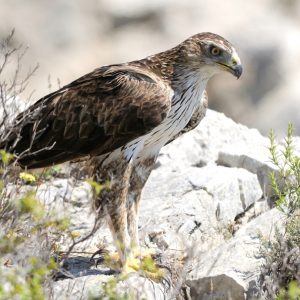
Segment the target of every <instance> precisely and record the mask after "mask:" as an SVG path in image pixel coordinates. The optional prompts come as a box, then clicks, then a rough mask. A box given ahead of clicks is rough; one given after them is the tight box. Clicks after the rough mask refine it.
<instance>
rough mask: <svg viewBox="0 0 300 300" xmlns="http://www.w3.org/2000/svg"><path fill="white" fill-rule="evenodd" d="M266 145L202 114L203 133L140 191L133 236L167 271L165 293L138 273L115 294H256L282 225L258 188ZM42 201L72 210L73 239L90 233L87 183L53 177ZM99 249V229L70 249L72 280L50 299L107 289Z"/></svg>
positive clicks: (164, 158) (187, 138)
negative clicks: (266, 245)
mask: <svg viewBox="0 0 300 300" xmlns="http://www.w3.org/2000/svg"><path fill="white" fill-rule="evenodd" d="M267 145H268V140H267V139H266V138H265V137H263V136H261V135H260V134H259V132H258V131H257V130H255V129H248V128H247V127H245V126H242V125H239V124H236V123H234V122H233V121H232V120H230V119H228V118H226V117H225V116H224V115H223V114H220V113H216V112H214V111H208V113H207V116H206V118H205V119H204V120H203V122H202V123H201V124H200V126H199V127H197V128H196V129H195V130H194V131H192V132H190V133H187V134H185V135H184V136H182V137H181V138H179V139H177V140H176V141H174V142H173V143H171V144H169V145H168V146H166V147H165V148H164V149H163V151H162V153H161V154H160V157H159V159H158V162H157V166H156V169H155V170H153V172H152V174H151V176H150V178H149V181H148V182H147V184H146V187H145V190H144V194H143V199H142V203H141V211H140V219H139V231H140V239H141V243H142V245H143V246H144V247H153V248H155V249H156V251H157V252H161V253H162V259H163V260H164V263H166V262H167V263H168V265H169V266H170V269H171V270H172V272H171V273H172V274H170V275H168V276H169V277H168V279H167V281H168V283H169V284H170V286H169V285H168V284H163V283H155V282H152V281H151V280H149V279H146V278H144V277H143V276H141V275H139V274H138V273H136V274H132V275H130V276H129V278H128V279H127V280H125V281H119V282H118V284H117V287H116V289H117V290H118V291H119V292H120V293H121V294H122V293H126V292H128V291H129V290H130V291H131V292H130V293H131V294H132V295H134V297H136V298H138V299H142V297H145V298H147V299H175V298H176V297H177V299H189V297H191V299H251V298H252V297H254V296H256V295H258V294H259V285H258V280H259V276H260V268H261V267H262V265H263V263H264V257H263V256H262V255H261V245H262V241H269V240H271V239H272V238H273V236H274V232H275V229H278V230H280V229H282V228H283V223H284V216H283V215H282V214H281V213H280V212H279V211H278V210H277V209H275V208H273V209H270V208H269V205H268V203H267V197H266V193H264V190H263V189H264V187H265V186H266V184H268V182H267V181H264V180H263V179H262V178H263V177H261V170H269V168H272V165H270V163H269V158H268V153H267V149H266V146H267ZM265 175H266V174H265ZM264 178H265V177H264ZM38 196H39V198H40V199H41V200H42V201H43V202H44V203H45V204H46V205H47V206H50V207H51V208H52V209H56V210H57V211H60V213H64V214H65V213H68V214H69V215H70V217H71V220H72V228H71V229H72V230H73V231H76V232H77V233H78V235H79V236H84V235H86V234H87V233H88V232H89V231H90V230H91V228H92V227H93V222H94V215H93V213H92V211H91V197H92V194H91V189H90V186H89V185H88V184H87V183H86V182H81V181H78V180H77V181H76V180H75V179H71V178H60V179H53V180H51V181H50V182H46V183H44V184H42V185H41V186H40V187H39V189H38ZM99 244H101V245H105V246H106V247H107V248H108V249H111V246H112V241H111V237H110V234H109V232H108V229H107V228H106V226H105V224H104V225H103V226H102V227H101V228H100V229H99V230H98V231H97V232H96V233H95V234H94V235H93V236H92V237H90V238H89V239H88V240H86V241H84V242H83V243H80V244H78V245H76V247H75V248H74V249H73V252H74V251H77V252H81V253H82V254H80V255H78V254H76V253H75V252H74V253H71V256H70V257H69V258H68V260H67V263H66V264H65V268H66V269H67V272H68V273H67V274H68V276H67V277H69V278H66V277H61V278H60V279H59V280H57V281H54V282H53V283H52V287H51V288H52V298H54V299H85V298H87V295H88V294H93V295H99V294H101V291H103V284H104V283H105V282H107V281H109V280H111V279H112V278H114V276H115V275H113V274H112V272H111V270H110V269H108V268H107V267H104V266H101V265H100V266H98V267H95V266H94V265H93V264H92V263H91V262H90V260H89V257H90V254H91V253H93V252H94V251H96V250H97V249H98V246H99ZM61 247H62V249H67V245H65V244H62V245H61ZM172 264H173V268H172ZM174 264H175V267H174Z"/></svg>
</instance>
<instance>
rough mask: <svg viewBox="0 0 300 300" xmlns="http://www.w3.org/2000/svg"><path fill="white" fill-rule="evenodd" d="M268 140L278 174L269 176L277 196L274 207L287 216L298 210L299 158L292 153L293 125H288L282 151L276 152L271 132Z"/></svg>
mask: <svg viewBox="0 0 300 300" xmlns="http://www.w3.org/2000/svg"><path fill="white" fill-rule="evenodd" d="M269 139H270V148H269V150H270V154H271V161H272V163H273V164H274V165H275V166H276V167H277V168H278V173H275V172H272V173H271V174H270V179H271V185H272V188H273V191H274V192H275V195H276V196H277V200H276V206H277V208H279V209H280V210H281V211H283V212H286V213H287V214H288V215H289V214H291V213H293V212H294V211H295V210H296V209H299V208H300V157H297V156H296V155H295V154H294V151H293V125H292V124H291V123H289V125H288V131H287V137H286V138H285V142H284V149H283V150H282V151H279V150H278V146H277V143H276V140H275V134H274V131H273V130H271V131H270V134H269Z"/></svg>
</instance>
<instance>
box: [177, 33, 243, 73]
mask: <svg viewBox="0 0 300 300" xmlns="http://www.w3.org/2000/svg"><path fill="white" fill-rule="evenodd" d="M179 49H180V60H181V63H184V64H185V65H186V66H188V67H189V68H193V69H194V70H197V69H199V70H201V71H202V72H203V71H205V72H206V73H207V74H208V75H209V76H212V75H214V74H216V73H220V72H222V71H226V72H229V73H231V74H233V75H234V76H235V77H237V78H239V77H240V76H241V75H242V72H243V67H242V64H241V60H240V58H239V56H238V54H237V52H236V50H235V49H234V47H233V45H232V44H231V43H229V42H228V41H227V40H225V39H224V38H223V37H221V36H219V35H217V34H214V33H209V32H205V33H199V34H196V35H194V36H192V37H190V38H188V39H187V40H185V41H184V42H183V43H181V44H180V45H179Z"/></svg>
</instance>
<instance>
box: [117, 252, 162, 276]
mask: <svg viewBox="0 0 300 300" xmlns="http://www.w3.org/2000/svg"><path fill="white" fill-rule="evenodd" d="M154 257H155V251H153V250H152V249H146V250H144V251H142V252H140V251H138V250H133V251H132V254H131V255H130V256H129V257H128V258H127V259H126V261H125V264H124V266H123V269H122V274H124V275H128V274H129V273H132V272H139V273H141V274H143V275H144V276H145V277H147V278H150V279H151V280H153V281H156V282H159V281H161V280H163V279H164V277H165V270H164V269H162V268H160V267H159V266H158V265H157V264H156V262H155V260H154Z"/></svg>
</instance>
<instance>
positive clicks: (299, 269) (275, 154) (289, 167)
mask: <svg viewBox="0 0 300 300" xmlns="http://www.w3.org/2000/svg"><path fill="white" fill-rule="evenodd" d="M269 139H270V147H269V151H270V154H271V161H272V163H273V164H274V165H275V166H276V167H277V169H278V170H277V172H276V173H275V172H272V173H271V174H270V180H271V185H272V188H273V191H274V194H275V196H276V198H277V199H276V201H275V205H276V207H277V208H278V209H280V210H281V211H282V212H283V213H284V214H285V215H286V217H287V218H286V223H285V232H284V233H281V232H279V231H277V232H276V235H275V240H274V241H273V242H271V243H270V242H267V243H265V245H264V246H263V249H262V254H263V256H264V257H265V259H266V263H265V265H264V267H263V270H262V275H261V290H262V291H261V293H262V295H261V296H263V297H264V298H263V299H275V300H285V299H289V300H297V299H300V158H299V157H298V156H296V155H295V151H294V149H293V126H292V124H291V123H289V125H288V130H287V137H286V138H285V140H284V145H283V150H279V149H278V148H279V147H278V145H277V143H276V140H275V134H274V131H273V130H271V131H270V134H269Z"/></svg>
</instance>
